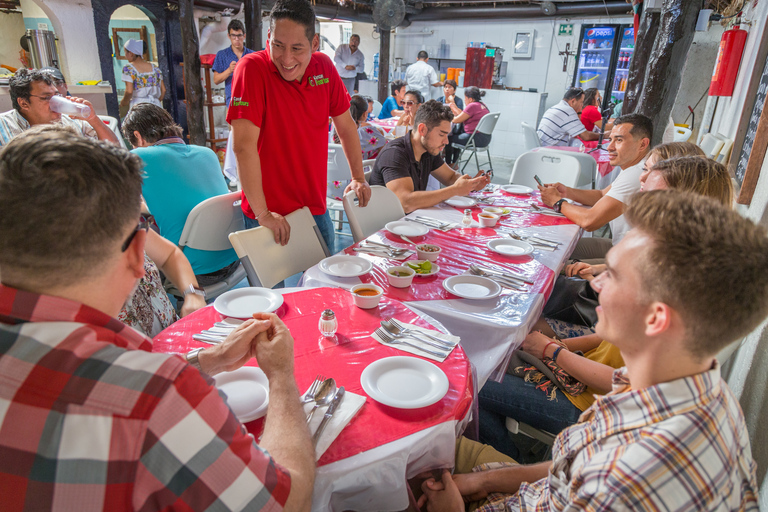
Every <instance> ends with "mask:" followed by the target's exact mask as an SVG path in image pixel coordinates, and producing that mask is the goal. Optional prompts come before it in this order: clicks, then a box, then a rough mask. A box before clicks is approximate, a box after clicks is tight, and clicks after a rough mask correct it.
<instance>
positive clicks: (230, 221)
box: [179, 192, 244, 251]
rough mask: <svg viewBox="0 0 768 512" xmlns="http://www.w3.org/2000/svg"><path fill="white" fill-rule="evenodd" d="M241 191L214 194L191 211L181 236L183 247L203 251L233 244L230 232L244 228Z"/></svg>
mask: <svg viewBox="0 0 768 512" xmlns="http://www.w3.org/2000/svg"><path fill="white" fill-rule="evenodd" d="M241 194H242V193H241V192H230V193H228V194H222V195H220V196H215V197H211V198H209V199H206V200H205V201H203V202H201V203H200V204H198V205H197V206H195V207H194V208H192V211H191V212H189V215H187V221H186V222H185V223H184V229H182V230H181V236H180V237H179V247H185V246H186V247H190V248H192V249H198V250H200V251H224V250H227V249H231V248H232V244H230V243H229V239H228V238H227V236H228V235H229V234H230V233H232V232H233V231H237V230H240V229H243V227H244V221H243V212H242V210H241V209H240V197H241Z"/></svg>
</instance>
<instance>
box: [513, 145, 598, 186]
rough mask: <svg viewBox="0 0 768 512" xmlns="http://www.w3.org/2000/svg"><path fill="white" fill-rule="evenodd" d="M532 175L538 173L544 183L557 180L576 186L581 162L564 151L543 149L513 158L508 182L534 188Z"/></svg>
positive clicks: (534, 182) (535, 184) (534, 183)
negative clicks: (557, 151)
mask: <svg viewBox="0 0 768 512" xmlns="http://www.w3.org/2000/svg"><path fill="white" fill-rule="evenodd" d="M590 158H592V157H590ZM534 175H538V177H539V178H541V181H542V182H544V183H555V182H558V181H559V182H560V183H562V184H563V185H565V186H567V187H576V184H577V183H578V182H579V177H580V176H581V164H580V163H579V160H578V159H577V158H576V157H575V156H573V155H570V154H568V153H567V152H565V151H563V152H562V153H561V154H560V153H558V154H552V153H551V152H547V151H543V150H539V151H528V152H527V153H523V154H522V155H520V156H519V157H517V160H515V165H514V167H513V168H512V175H511V176H510V177H509V182H510V183H514V184H515V185H525V186H526V187H531V188H533V189H536V187H537V183H536V180H535V179H533V176H534ZM590 179H591V178H590Z"/></svg>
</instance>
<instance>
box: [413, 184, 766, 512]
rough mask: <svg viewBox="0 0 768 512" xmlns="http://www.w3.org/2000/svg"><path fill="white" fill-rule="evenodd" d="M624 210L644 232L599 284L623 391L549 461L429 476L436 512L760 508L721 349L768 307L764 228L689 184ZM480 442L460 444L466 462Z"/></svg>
mask: <svg viewBox="0 0 768 512" xmlns="http://www.w3.org/2000/svg"><path fill="white" fill-rule="evenodd" d="M625 215H626V216H627V219H628V221H629V222H630V224H631V225H632V226H633V229H632V230H631V231H630V232H629V233H628V234H627V236H626V237H625V238H624V239H623V240H622V241H621V242H620V243H619V244H618V245H616V247H614V248H613V249H611V251H610V252H609V253H608V256H607V266H608V270H606V272H604V273H602V274H600V275H599V276H597V277H596V278H595V280H594V281H592V285H593V286H595V287H596V289H597V290H598V291H599V292H600V306H599V307H598V308H597V313H598V323H597V326H596V329H597V334H598V335H600V336H601V337H602V338H603V339H605V340H608V341H609V342H611V343H613V344H614V345H616V346H617V347H618V348H619V350H620V351H621V354H622V357H623V358H624V361H625V363H626V367H624V368H621V369H619V370H616V372H615V373H614V378H613V391H612V392H611V393H609V394H607V395H605V396H601V397H598V398H597V399H596V401H595V403H594V404H593V405H592V406H591V407H590V408H589V409H587V410H586V411H585V412H584V414H583V415H582V416H581V418H580V422H579V423H577V424H576V425H573V426H572V427H569V428H568V429H566V430H564V431H563V432H561V433H560V435H558V437H557V439H556V441H555V445H554V447H553V454H554V455H553V460H552V461H551V462H545V463H541V464H536V465H532V466H522V465H514V464H508V465H507V466H508V467H504V468H501V469H494V470H483V469H485V468H483V467H480V468H476V469H478V471H475V472H472V473H466V474H456V475H454V476H453V477H451V476H450V474H448V473H447V472H446V473H444V474H443V477H442V479H441V481H439V482H436V481H435V480H427V481H426V482H425V483H424V485H423V489H424V492H425V495H424V496H423V497H422V498H421V500H420V501H421V503H422V504H423V503H425V502H426V503H427V510H430V511H436V510H440V511H452V510H464V502H465V501H470V500H478V499H487V498H490V499H487V501H486V503H484V505H483V506H482V507H481V508H480V510H482V511H483V512H494V511H501V510H505V511H506V510H543V511H548V510H563V509H567V510H632V511H639V510H677V511H684V510H690V511H694V510H708V511H712V510H757V508H758V507H757V488H758V486H757V478H756V469H757V466H756V464H755V462H754V460H753V459H752V455H751V450H750V444H749V438H748V436H747V431H746V426H745V423H744V417H743V414H742V412H741V408H740V407H739V403H738V401H737V400H736V398H735V397H734V395H733V394H732V392H731V391H730V389H729V388H728V386H727V385H726V384H725V382H724V381H723V379H722V378H721V377H720V367H719V364H718V362H717V360H716V358H715V356H716V355H717V354H718V352H720V351H721V350H722V349H723V348H725V347H726V346H727V345H729V344H730V343H732V342H733V341H735V340H736V339H738V338H740V337H742V336H744V335H746V334H747V333H749V332H750V331H751V330H752V329H754V328H755V327H756V326H757V325H758V324H759V323H760V322H761V321H762V320H763V319H764V318H765V317H766V315H767V314H768V237H766V233H765V229H764V228H762V227H760V226H757V225H755V224H753V223H752V222H751V221H749V220H747V219H744V218H743V217H741V216H740V215H739V214H737V213H736V212H734V211H731V210H729V209H726V208H724V207H723V206H722V205H720V204H719V203H717V202H716V201H714V200H711V199H708V198H704V197H701V196H698V195H695V194H692V193H687V192H685V193H683V192H676V191H667V190H660V191H654V192H647V193H644V194H639V195H638V196H637V197H636V198H635V199H633V201H632V203H631V205H630V207H629V209H628V211H627V212H626V213H625ZM734 255H737V256H736V257H737V259H738V261H737V262H734V261H733V258H734ZM726 263H727V264H726ZM733 263H736V264H735V265H734V264H733ZM724 268H725V270H724ZM728 268H730V269H732V270H731V271H729V270H728ZM723 272H725V273H726V274H725V275H724V274H723ZM707 276H718V277H717V278H708V277H707ZM553 356H554V358H555V359H556V358H557V355H554V354H553ZM479 446H480V445H478V444H477V443H472V442H471V441H466V440H462V442H460V445H459V448H458V450H457V453H458V456H457V468H458V467H463V468H465V471H466V468H467V467H469V468H471V467H473V466H475V465H476V464H475V462H476V460H477V459H476V460H471V459H472V456H474V455H475V454H476V453H477V452H479V451H480V450H479ZM486 452H487V450H486ZM467 455H469V456H470V457H467ZM475 458H476V457H475ZM489 459H492V457H488V456H487V455H486V456H485V459H484V460H480V462H488V461H489ZM492 493H499V494H493V495H491V494H492Z"/></svg>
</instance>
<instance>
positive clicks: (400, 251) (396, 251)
mask: <svg viewBox="0 0 768 512" xmlns="http://www.w3.org/2000/svg"><path fill="white" fill-rule="evenodd" d="M363 243H364V244H370V245H377V246H379V247H382V248H385V249H387V250H388V251H390V252H392V253H394V254H396V255H398V256H399V255H402V254H405V253H406V252H408V251H409V249H404V248H402V247H394V246H392V245H387V244H382V243H380V242H374V241H373V240H366V241H364V242H363Z"/></svg>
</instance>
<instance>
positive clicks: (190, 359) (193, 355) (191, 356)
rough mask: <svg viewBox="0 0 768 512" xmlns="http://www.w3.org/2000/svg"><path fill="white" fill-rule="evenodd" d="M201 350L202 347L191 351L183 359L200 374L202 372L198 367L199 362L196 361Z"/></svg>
mask: <svg viewBox="0 0 768 512" xmlns="http://www.w3.org/2000/svg"><path fill="white" fill-rule="evenodd" d="M201 350H203V347H200V348H195V349H192V350H190V351H189V352H187V353H186V355H185V356H184V359H186V360H187V363H189V364H190V365H191V366H194V367H195V368H197V370H198V371H200V372H202V371H203V369H202V368H201V367H200V360H199V359H198V356H199V354H200V351H201Z"/></svg>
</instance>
